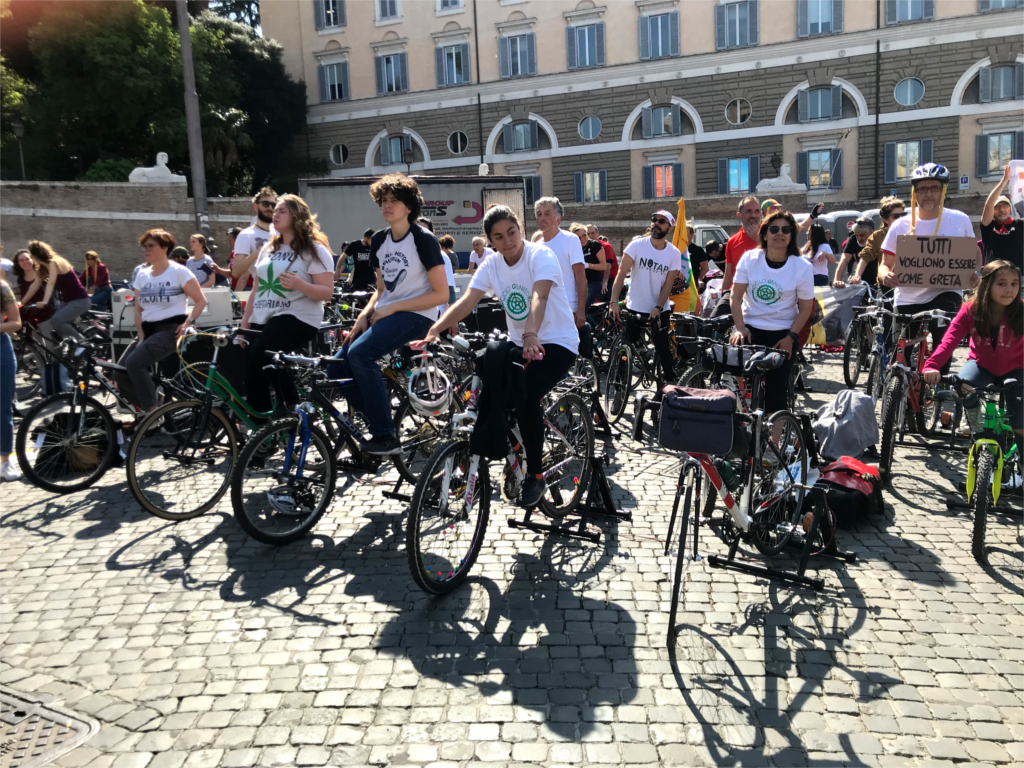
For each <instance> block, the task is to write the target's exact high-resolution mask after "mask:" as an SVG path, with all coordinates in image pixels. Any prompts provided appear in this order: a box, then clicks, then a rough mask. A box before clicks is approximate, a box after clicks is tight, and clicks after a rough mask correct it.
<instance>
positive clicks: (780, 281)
mask: <svg viewBox="0 0 1024 768" xmlns="http://www.w3.org/2000/svg"><path fill="white" fill-rule="evenodd" d="M767 259H768V257H767V256H766V255H765V252H764V250H762V249H761V248H755V249H754V250H752V251H747V252H746V253H744V254H743V256H742V257H740V260H739V263H738V264H737V265H736V276H735V277H734V278H733V283H734V284H735V283H740V284H744V285H746V286H747V290H746V291H744V293H743V322H745V323H746V324H747V325H751V326H753V327H754V328H757V329H759V330H762V331H788V330H789V329H790V328H792V327H793V321H794V320H796V317H797V315H799V314H800V306H799V304H797V300H798V299H804V300H806V299H813V298H814V274H813V273H812V272H811V265H810V262H808V261H807V259H803V258H800V257H796V256H790V257H789V258H788V259H786V263H785V264H784V265H782V266H781V267H779V268H777V269H776V268H773V267H769V266H768V265H767V264H766V263H765V262H766V261H767ZM631 290H632V289H631Z"/></svg>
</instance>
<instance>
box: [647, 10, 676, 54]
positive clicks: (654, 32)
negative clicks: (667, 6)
mask: <svg viewBox="0 0 1024 768" xmlns="http://www.w3.org/2000/svg"><path fill="white" fill-rule="evenodd" d="M647 18H648V19H649V21H648V24H649V25H650V26H649V29H650V38H649V45H650V52H651V55H650V58H652V59H665V58H668V57H669V56H671V55H672V25H671V13H657V14H652V15H650V16H648V17H647ZM655 51H657V52H655Z"/></svg>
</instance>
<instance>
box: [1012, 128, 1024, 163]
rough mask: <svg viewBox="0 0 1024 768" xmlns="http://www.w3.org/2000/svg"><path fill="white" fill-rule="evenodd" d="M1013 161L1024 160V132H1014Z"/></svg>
mask: <svg viewBox="0 0 1024 768" xmlns="http://www.w3.org/2000/svg"><path fill="white" fill-rule="evenodd" d="M1013 159H1014V160H1024V131H1014V132H1013Z"/></svg>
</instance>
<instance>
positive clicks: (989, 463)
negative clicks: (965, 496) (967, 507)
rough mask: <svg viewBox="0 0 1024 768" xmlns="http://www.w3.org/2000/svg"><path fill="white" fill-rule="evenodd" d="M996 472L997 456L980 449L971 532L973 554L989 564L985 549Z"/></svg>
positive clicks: (975, 470) (977, 458) (975, 479)
mask: <svg viewBox="0 0 1024 768" xmlns="http://www.w3.org/2000/svg"><path fill="white" fill-rule="evenodd" d="M994 472H995V457H994V456H993V455H992V451H990V450H989V449H988V448H985V447H981V448H979V450H978V454H977V457H976V458H975V463H974V496H973V497H972V498H971V511H972V512H973V513H974V531H973V533H972V534H971V554H973V555H974V559H975V560H977V561H978V562H979V563H981V564H982V565H988V553H987V552H986V551H985V528H986V526H987V525H988V510H989V508H990V507H991V506H992V475H993V473H994Z"/></svg>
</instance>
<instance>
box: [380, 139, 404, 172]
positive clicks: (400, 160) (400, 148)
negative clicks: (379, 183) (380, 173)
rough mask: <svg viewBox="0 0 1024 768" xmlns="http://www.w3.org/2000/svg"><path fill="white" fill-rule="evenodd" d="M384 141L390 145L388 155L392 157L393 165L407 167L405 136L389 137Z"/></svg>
mask: <svg viewBox="0 0 1024 768" xmlns="http://www.w3.org/2000/svg"><path fill="white" fill-rule="evenodd" d="M384 141H386V142H387V143H388V154H389V155H390V156H391V165H398V164H402V165H405V138H404V137H403V136H388V137H386V138H385V139H384ZM396 146H397V150H396ZM396 158H397V159H396Z"/></svg>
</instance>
